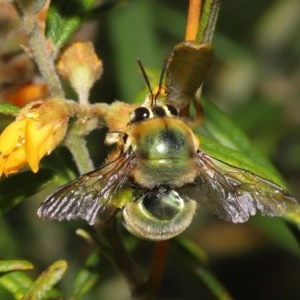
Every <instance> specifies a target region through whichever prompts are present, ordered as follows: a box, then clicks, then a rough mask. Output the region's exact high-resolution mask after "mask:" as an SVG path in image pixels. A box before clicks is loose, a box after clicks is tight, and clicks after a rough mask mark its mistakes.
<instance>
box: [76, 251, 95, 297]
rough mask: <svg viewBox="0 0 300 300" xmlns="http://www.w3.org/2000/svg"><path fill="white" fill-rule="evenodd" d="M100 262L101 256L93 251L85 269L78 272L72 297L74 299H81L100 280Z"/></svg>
mask: <svg viewBox="0 0 300 300" xmlns="http://www.w3.org/2000/svg"><path fill="white" fill-rule="evenodd" d="M99 262H100V257H99V254H98V253H93V254H92V255H91V256H90V257H89V258H88V260H87V262H86V264H85V265H84V267H83V269H81V270H80V272H79V273H78V275H77V277H76V279H75V281H74V284H73V291H72V297H73V298H74V299H81V297H82V296H83V295H84V294H86V293H87V292H88V291H90V290H91V288H92V287H93V286H94V285H95V284H96V283H97V281H98V280H99V277H100V274H99V269H100V268H99Z"/></svg>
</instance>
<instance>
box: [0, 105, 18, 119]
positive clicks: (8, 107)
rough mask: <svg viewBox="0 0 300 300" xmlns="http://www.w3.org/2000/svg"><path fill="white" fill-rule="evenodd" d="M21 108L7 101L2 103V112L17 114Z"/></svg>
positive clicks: (0, 106)
mask: <svg viewBox="0 0 300 300" xmlns="http://www.w3.org/2000/svg"><path fill="white" fill-rule="evenodd" d="M19 110H20V108H19V107H17V106H14V105H10V104H7V103H0V113H1V114H5V115H12V116H14V115H16V114H17V113H18V112H19Z"/></svg>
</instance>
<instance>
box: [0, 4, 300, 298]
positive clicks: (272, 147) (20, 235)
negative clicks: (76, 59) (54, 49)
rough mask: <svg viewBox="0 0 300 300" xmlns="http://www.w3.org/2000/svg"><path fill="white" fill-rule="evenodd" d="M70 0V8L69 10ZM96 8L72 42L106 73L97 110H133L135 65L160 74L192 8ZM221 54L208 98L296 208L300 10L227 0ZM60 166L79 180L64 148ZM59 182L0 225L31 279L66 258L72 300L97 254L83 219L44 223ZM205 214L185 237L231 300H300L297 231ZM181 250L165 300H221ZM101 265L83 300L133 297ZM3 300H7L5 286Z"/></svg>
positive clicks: (143, 248)
mask: <svg viewBox="0 0 300 300" xmlns="http://www.w3.org/2000/svg"><path fill="white" fill-rule="evenodd" d="M65 2H69V4H70V5H72V1H66V0H65ZM100 2H101V1H98V3H97V6H96V9H95V12H94V14H93V17H92V18H91V19H90V20H87V22H86V23H85V25H84V26H83V27H82V28H81V29H80V31H79V32H78V33H76V35H75V36H74V39H76V40H89V39H92V40H93V41H94V42H95V46H96V51H97V53H98V54H99V56H100V57H101V59H102V60H103V64H104V75H103V77H102V78H101V80H100V81H99V82H98V83H97V84H96V85H95V87H94V88H93V90H92V101H93V102H98V101H101V102H111V101H113V100H115V99H118V100H124V101H126V102H130V101H132V100H133V99H134V98H135V96H136V95H137V93H138V92H139V91H140V90H141V88H143V86H144V80H143V78H142V76H141V75H140V72H139V70H138V66H137V63H136V58H137V57H139V58H140V59H141V60H142V62H143V64H144V66H145V67H146V68H147V69H148V70H149V72H151V70H153V71H158V70H160V69H161V66H162V63H163V60H164V57H165V56H166V55H169V54H170V52H171V51H172V48H173V46H174V45H175V44H176V43H178V42H180V41H182V40H183V38H184V32H185V23H186V15H187V7H188V1H182V0H181V1H172V0H169V1H167V0H160V1H155V0H133V1H120V2H118V3H117V2H114V1H109V2H105V3H104V4H102V3H100ZM213 47H214V52H215V61H214V64H213V66H212V68H211V69H210V71H209V73H208V74H207V78H206V80H205V83H204V89H203V94H204V95H205V97H206V98H207V99H209V100H211V101H213V102H214V103H215V104H216V105H217V106H219V107H220V108H221V109H222V110H223V111H225V112H226V113H227V114H228V115H229V116H230V117H231V118H232V120H233V121H234V122H235V123H236V124H237V125H238V126H239V127H241V128H242V129H243V130H244V131H245V132H246V133H247V135H248V136H249V137H250V138H251V140H252V141H253V144H254V145H255V146H256V147H257V148H258V149H259V150H260V151H261V152H262V153H263V154H264V155H266V156H267V157H268V158H269V159H270V160H271V161H272V162H273V163H274V165H275V166H276V167H277V168H278V169H279V171H280V172H281V174H282V175H283V177H284V178H285V179H286V181H287V182H288V185H289V187H290V189H291V191H292V192H293V194H294V195H295V197H296V198H298V199H300V1H299V0H284V1H283V0H278V1H275V0H265V1H259V0H242V1H240V0H226V1H223V3H222V4H221V11H220V15H219V20H218V23H217V30H216V33H215V37H214V40H213ZM102 141H103V132H102V131H100V132H95V133H93V134H92V135H91V136H90V137H89V146H90V149H91V152H92V153H93V158H94V160H95V162H96V164H97V165H99V164H100V163H101V162H102V161H103V159H104V157H105V153H106V151H105V149H103V144H102ZM54 161H55V162H56V163H57V169H58V172H59V173H60V174H62V173H63V172H64V171H62V169H63V165H65V166H68V168H69V169H70V170H69V171H70V172H74V173H75V172H76V170H75V167H74V166H73V165H72V159H71V157H70V155H69V154H68V153H67V151H66V150H65V149H61V150H59V151H57V153H54V154H52V155H51V156H50V157H48V158H46V159H45V160H44V161H43V165H44V166H45V167H46V166H47V164H49V163H51V164H52V163H53V162H54ZM70 166H71V167H70ZM66 177H67V176H66ZM31 180H33V181H34V180H35V179H34V177H33V178H32V179H31ZM28 184H30V182H28ZM59 184H60V183H59V182H56V183H52V184H51V185H50V186H49V185H48V186H47V188H46V190H44V191H43V192H41V193H40V194H39V195H38V196H35V197H31V198H30V199H28V200H26V201H24V202H23V203H22V204H20V205H18V206H17V207H15V208H14V209H12V210H11V211H10V212H9V213H7V214H6V215H5V216H4V217H3V218H1V219H0V230H1V234H0V245H1V246H0V258H1V259H16V258H20V259H26V260H29V261H31V262H32V263H33V264H34V265H35V266H36V269H35V270H34V271H32V272H31V274H32V275H33V276H36V275H37V274H39V273H40V272H41V271H42V270H43V269H44V268H45V267H46V266H47V265H49V264H50V263H52V262H53V261H55V260H58V259H66V260H67V261H68V263H69V269H68V272H67V274H66V275H65V277H64V279H63V280H62V281H61V283H60V288H62V289H63V290H64V291H65V294H66V295H68V294H70V290H71V289H72V282H73V281H74V278H75V277H76V274H77V273H78V270H79V269H80V268H81V267H82V265H83V264H84V262H85V260H86V259H87V257H88V256H89V255H90V254H91V253H92V252H93V249H92V247H91V246H90V245H88V244H87V243H86V242H85V241H84V240H83V239H82V238H80V237H78V236H77V235H76V234H75V230H76V229H77V228H78V227H84V228H86V229H88V226H87V225H86V224H85V223H84V222H70V223H56V222H48V221H42V220H40V219H38V217H37V215H36V209H37V207H38V205H39V203H40V202H41V201H42V200H43V199H44V197H45V196H46V195H47V194H49V192H50V191H52V190H53V189H54V188H55V187H57V186H58V185H59ZM0 193H1V191H0ZM202 208H203V207H202V206H201V207H200V209H198V213H197V220H194V222H193V224H192V226H191V228H190V229H189V230H188V231H187V232H186V233H184V235H185V236H187V237H190V238H191V239H192V240H193V241H195V242H196V243H197V244H198V246H199V247H200V248H202V249H203V250H204V251H205V253H206V259H205V262H204V265H205V267H207V268H209V269H210V270H211V271H212V273H213V274H214V275H215V276H216V277H217V278H218V279H219V281H220V282H221V283H222V284H223V285H224V286H225V287H226V289H227V290H228V291H229V292H230V294H231V295H232V298H233V299H242V300H247V299H249V300H250V299H256V300H260V299H272V300H275V299H289V300H293V299H295V300H296V299H300V249H299V246H298V244H297V242H296V239H297V238H299V233H297V232H296V234H295V235H294V236H293V235H292V231H289V229H288V227H287V226H286V224H284V223H283V222H282V221H281V220H280V219H278V218H274V219H273V218H268V217H260V216H257V217H254V218H252V220H251V221H250V222H248V223H246V224H239V225H234V224H230V223H227V222H224V221H221V220H219V219H218V218H217V217H215V216H214V215H212V214H211V213H209V212H207V211H206V210H205V208H203V209H202ZM124 234H125V235H126V237H127V238H128V239H129V241H130V242H133V243H135V244H136V243H137V240H136V239H134V238H132V237H129V236H128V235H127V234H126V233H124ZM151 249H152V244H151V243H148V242H141V243H139V244H138V246H136V248H135V251H134V257H135V258H136V259H137V261H138V262H139V263H140V264H142V265H143V266H144V267H145V270H147V267H148V266H149V261H150V258H151ZM177 250H178V249H177ZM177 250H176V247H175V246H174V248H172V247H171V254H170V257H169V262H168V264H167V270H166V272H165V275H164V278H163V285H162V291H161V298H160V299H216V298H215V296H213V295H212V293H211V292H209V291H208V289H207V287H206V286H205V284H201V280H199V278H195V276H193V275H192V274H191V273H190V272H189V269H188V268H185V267H184V266H185V264H184V262H182V261H180V260H177V259H176V257H177V256H178V255H179V254H178V251H177ZM177 262H178V263H177ZM100 265H101V266H102V268H103V269H102V270H104V271H102V272H101V275H100V276H99V278H98V280H100V281H101V282H100V283H98V284H97V285H96V287H95V288H94V289H93V290H92V291H91V292H90V293H88V294H87V295H85V296H84V297H83V298H82V299H86V300H89V299H110V300H114V299H116V300H117V299H120V300H122V299H128V297H129V296H127V294H128V292H127V288H126V286H125V283H124V281H123V279H122V278H121V277H120V276H118V275H116V273H114V272H113V271H112V270H111V268H110V267H108V265H109V263H108V262H105V261H103V262H102V261H101V263H100ZM0 299H11V298H10V296H9V295H8V294H7V293H6V292H5V291H2V289H1V288H0ZM220 299H221V298H220Z"/></svg>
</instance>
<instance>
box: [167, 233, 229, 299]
mask: <svg viewBox="0 0 300 300" xmlns="http://www.w3.org/2000/svg"><path fill="white" fill-rule="evenodd" d="M172 242H173V243H174V244H173V245H174V246H175V248H173V250H175V254H177V255H178V261H177V262H178V264H182V266H183V267H184V268H186V269H187V270H188V271H190V272H191V273H192V274H193V275H194V276H195V277H196V279H197V280H198V281H199V283H200V284H204V285H205V286H206V288H207V289H208V290H209V292H210V293H211V294H212V295H214V297H215V299H218V300H231V299H232V298H231V296H230V295H229V293H228V291H227V290H226V289H225V287H224V286H223V285H222V284H221V282H220V281H219V280H218V279H217V278H216V277H215V275H213V274H212V273H211V272H210V271H209V270H208V269H207V268H205V267H204V266H203V264H204V262H205V261H206V260H207V259H206V254H205V252H204V251H203V250H202V249H201V248H200V247H199V246H198V245H197V244H196V243H193V242H192V241H189V240H187V239H184V238H182V237H180V238H177V239H174V240H173V241H172ZM178 251H179V252H178ZM177 252H178V253H177ZM177 255H176V259H177Z"/></svg>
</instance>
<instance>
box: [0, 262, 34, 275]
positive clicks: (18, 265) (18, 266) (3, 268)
mask: <svg viewBox="0 0 300 300" xmlns="http://www.w3.org/2000/svg"><path fill="white" fill-rule="evenodd" d="M31 269H33V265H32V263H30V262H29V261H26V260H0V273H4V272H10V271H21V270H31Z"/></svg>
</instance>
